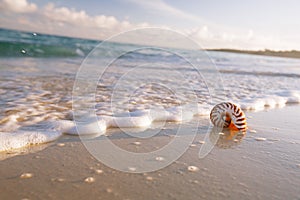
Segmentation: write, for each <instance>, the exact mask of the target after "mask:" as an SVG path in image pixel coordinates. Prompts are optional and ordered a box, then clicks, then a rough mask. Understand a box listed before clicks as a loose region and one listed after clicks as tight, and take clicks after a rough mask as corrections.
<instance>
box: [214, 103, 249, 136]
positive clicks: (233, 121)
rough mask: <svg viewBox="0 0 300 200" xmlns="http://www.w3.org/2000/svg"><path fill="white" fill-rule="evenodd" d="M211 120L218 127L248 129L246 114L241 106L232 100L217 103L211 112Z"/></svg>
mask: <svg viewBox="0 0 300 200" xmlns="http://www.w3.org/2000/svg"><path fill="white" fill-rule="evenodd" d="M210 120H211V122H212V123H213V124H214V125H215V126H217V127H223V128H230V129H238V130H240V131H245V130H246V129H247V122H246V116H245V114H244V112H243V111H242V109H241V108H239V107H238V106H237V105H235V104H234V103H231V102H223V103H219V104H217V105H215V107H213V109H212V110H211V112H210Z"/></svg>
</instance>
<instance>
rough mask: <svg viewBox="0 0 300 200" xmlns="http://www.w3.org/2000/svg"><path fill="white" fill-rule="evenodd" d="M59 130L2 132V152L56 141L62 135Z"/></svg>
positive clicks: (0, 136) (0, 148) (0, 141)
mask: <svg viewBox="0 0 300 200" xmlns="http://www.w3.org/2000/svg"><path fill="white" fill-rule="evenodd" d="M61 135H62V134H61V132H59V131H17V132H13V133H0V152H1V151H8V150H11V149H18V148H22V147H26V146H30V145H36V144H42V143H47V142H51V141H54V140H56V139H58V138H59V137H60V136H61Z"/></svg>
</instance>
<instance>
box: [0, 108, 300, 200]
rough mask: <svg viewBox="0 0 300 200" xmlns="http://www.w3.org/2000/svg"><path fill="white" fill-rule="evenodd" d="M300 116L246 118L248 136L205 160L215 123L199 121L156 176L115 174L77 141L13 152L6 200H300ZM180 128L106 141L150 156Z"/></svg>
mask: <svg viewBox="0 0 300 200" xmlns="http://www.w3.org/2000/svg"><path fill="white" fill-rule="evenodd" d="M299 113H300V107H299V106H297V105H295V106H293V105H291V106H287V107H285V108H276V109H271V110H266V111H261V112H247V113H246V115H247V117H248V124H249V130H248V131H247V133H246V135H245V136H244V137H239V138H238V137H220V138H219V140H218V142H217V145H216V146H215V147H214V149H213V150H212V151H211V152H210V153H209V154H208V155H207V156H206V157H205V158H203V159H199V157H198V153H199V149H200V147H201V145H205V144H203V142H202V141H203V140H204V136H205V134H203V133H201V132H203V130H205V129H207V125H208V123H209V122H208V119H207V118H201V117H199V118H195V119H194V120H193V122H189V123H188V126H191V125H192V124H193V123H194V124H196V122H198V121H199V122H200V127H199V134H197V136H196V138H195V140H194V142H193V144H191V146H190V147H189V149H188V150H187V151H186V152H185V153H184V154H183V156H182V157H180V159H178V160H177V161H175V162H174V163H172V164H171V165H169V166H167V167H165V168H163V169H161V170H158V171H155V172H150V173H142V174H135V173H125V172H121V171H117V170H114V169H111V168H109V167H107V166H105V165H103V164H102V163H101V162H99V161H98V160H96V159H95V158H94V157H93V156H92V155H91V154H90V153H89V152H88V151H87V150H86V148H85V147H84V146H83V144H82V143H81V141H80V139H79V138H78V137H70V136H63V137H62V138H61V139H59V140H58V141H56V142H53V143H49V144H45V145H39V146H33V147H31V148H30V149H27V150H19V151H21V152H22V151H24V152H23V153H21V155H17V156H13V157H10V158H9V156H12V155H11V154H12V152H11V154H10V155H5V154H3V153H2V155H1V157H2V159H3V160H2V161H0V177H1V178H0V188H1V189H0V190H1V192H0V199H83V198H84V199H299V198H300V192H299V189H298V187H299V185H300V154H299V149H300V136H299V130H298V124H299V123H298V119H299V117H300V116H299ZM176 126H180V124H174V123H173V124H170V125H167V126H166V127H167V128H166V129H165V130H162V132H160V133H159V134H158V135H156V136H155V137H153V138H151V139H148V140H139V142H138V143H137V139H136V138H131V137H120V136H118V135H122V132H121V131H120V130H111V131H110V132H108V133H107V134H108V136H107V137H108V138H110V139H111V140H112V141H113V142H114V143H115V144H117V145H119V146H120V147H122V148H124V149H126V150H129V151H133V152H147V151H151V150H153V149H155V148H160V146H163V145H165V143H167V142H168V141H170V140H172V131H174V130H175V129H174V128H176ZM182 126H184V125H182ZM201 130H202V131H201ZM137 134H138V133H137ZM26 151H27V153H26ZM28 151H29V153H28ZM30 152H31V153H30ZM5 157H7V158H6V159H5ZM157 162H159V161H157ZM26 173H27V174H26Z"/></svg>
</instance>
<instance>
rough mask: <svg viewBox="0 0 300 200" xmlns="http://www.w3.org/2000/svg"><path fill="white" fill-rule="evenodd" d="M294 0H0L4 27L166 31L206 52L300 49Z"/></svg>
mask: <svg viewBox="0 0 300 200" xmlns="http://www.w3.org/2000/svg"><path fill="white" fill-rule="evenodd" d="M299 8H300V1H297V0H286V1H283V0H251V1H248V0H245V1H239V0H226V1H219V0H218V1H217V0H189V1H188V0H187V1H184V0H108V1H104V0H89V1H82V0H81V1H78V0H15V1H11V0H0V9H1V14H0V16H1V18H2V20H1V21H0V26H1V27H2V28H13V29H22V30H26V31H33V32H45V33H50V34H59V35H67V36H74V37H84V38H95V39H106V38H108V37H110V36H112V35H114V34H118V33H120V32H122V31H127V30H130V29H133V28H140V27H149V26H150V27H151V26H152V27H153V26H155V27H166V28H171V29H174V30H176V31H179V32H182V33H183V34H185V35H187V36H188V37H191V38H192V39H194V40H196V41H197V42H199V43H200V44H201V45H202V46H203V47H205V48H239V49H264V48H269V49H276V50H280V49H282V50H286V49H300V34H299V33H300V20H299V19H300V12H299V11H298V10H299Z"/></svg>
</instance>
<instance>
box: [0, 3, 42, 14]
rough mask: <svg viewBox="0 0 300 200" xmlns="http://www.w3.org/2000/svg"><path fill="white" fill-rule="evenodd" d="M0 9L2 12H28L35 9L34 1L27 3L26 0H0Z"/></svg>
mask: <svg viewBox="0 0 300 200" xmlns="http://www.w3.org/2000/svg"><path fill="white" fill-rule="evenodd" d="M0 10H2V11H4V12H9V11H12V12H16V13H30V12H35V11H36V10H37V6H36V5H35V4H34V3H28V2H27V0H14V1H12V0H1V1H0Z"/></svg>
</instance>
